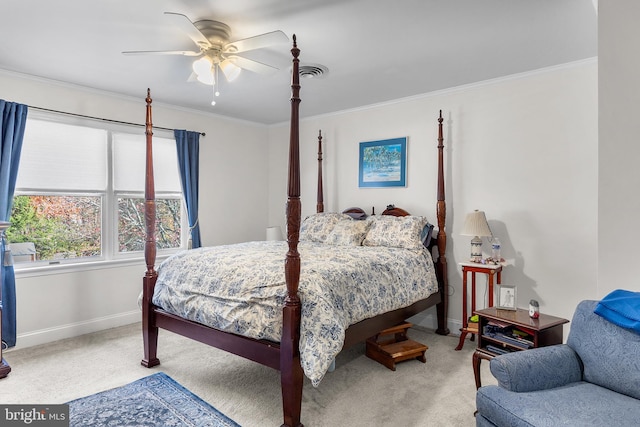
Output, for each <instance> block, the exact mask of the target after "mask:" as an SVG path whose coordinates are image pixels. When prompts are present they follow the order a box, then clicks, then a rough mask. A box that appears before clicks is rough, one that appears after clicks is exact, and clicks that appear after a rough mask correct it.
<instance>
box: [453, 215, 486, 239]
mask: <svg viewBox="0 0 640 427" xmlns="http://www.w3.org/2000/svg"><path fill="white" fill-rule="evenodd" d="M460 234H462V235H463V236H474V237H475V236H478V237H488V236H491V229H490V228H489V223H488V222H487V217H486V216H485V214H484V212H483V211H479V210H475V211H473V212H471V213H469V214H467V218H466V219H465V221H464V227H463V228H462V231H461V232H460Z"/></svg>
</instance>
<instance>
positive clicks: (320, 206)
mask: <svg viewBox="0 0 640 427" xmlns="http://www.w3.org/2000/svg"><path fill="white" fill-rule="evenodd" d="M323 193H324V189H323V188H322V131H321V130H319V131H318V194H317V196H316V200H317V204H316V212H317V213H320V212H324V195H323Z"/></svg>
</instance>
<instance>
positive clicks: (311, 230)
mask: <svg viewBox="0 0 640 427" xmlns="http://www.w3.org/2000/svg"><path fill="white" fill-rule="evenodd" d="M341 219H345V220H349V221H351V217H350V216H348V215H345V214H341V213H335V212H321V213H317V214H313V215H309V216H308V217H306V218H305V219H304V221H302V226H300V241H301V242H302V241H306V242H320V243H324V242H325V240H327V236H328V235H329V233H331V231H332V230H333V227H335V225H336V224H337V222H338V221H340V220H341Z"/></svg>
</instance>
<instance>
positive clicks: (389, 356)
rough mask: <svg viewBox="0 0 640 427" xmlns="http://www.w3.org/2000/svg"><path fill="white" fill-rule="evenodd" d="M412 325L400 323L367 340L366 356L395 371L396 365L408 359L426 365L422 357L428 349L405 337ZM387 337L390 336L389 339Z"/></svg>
mask: <svg viewBox="0 0 640 427" xmlns="http://www.w3.org/2000/svg"><path fill="white" fill-rule="evenodd" d="M412 326H413V324H411V323H409V322H405V323H402V324H400V325H398V326H394V327H392V328H389V329H385V330H384V331H381V332H379V333H377V334H376V335H374V336H373V337H371V338H369V339H367V347H366V355H367V357H369V358H370V359H373V360H375V361H376V362H379V363H381V364H383V365H384V366H386V367H387V368H389V369H391V370H392V371H395V370H396V363H397V362H402V361H404V360H409V359H418V360H419V361H421V362H422V363H426V362H427V359H426V358H425V356H424V353H425V351H427V349H428V348H429V347H427V346H426V345H424V344H421V343H419V342H417V341H413V340H411V339H409V338H408V337H407V329H409V328H410V327H412ZM389 335H392V336H391V337H390V336H389Z"/></svg>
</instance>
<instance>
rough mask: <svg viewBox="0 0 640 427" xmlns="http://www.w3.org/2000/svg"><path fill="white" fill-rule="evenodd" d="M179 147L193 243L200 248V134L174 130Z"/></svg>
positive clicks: (181, 177) (181, 172)
mask: <svg viewBox="0 0 640 427" xmlns="http://www.w3.org/2000/svg"><path fill="white" fill-rule="evenodd" d="M173 133H174V135H175V137H176V147H177V149H178V163H179V165H180V181H181V182H182V192H183V193H184V199H185V201H186V203H187V215H188V216H189V229H190V231H191V242H192V243H191V245H192V247H193V248H199V247H200V246H201V243H200V225H199V224H198V181H199V177H198V175H199V163H200V134H199V133H198V132H191V131H187V130H179V129H176V130H174V131H173Z"/></svg>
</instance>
